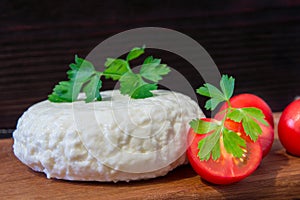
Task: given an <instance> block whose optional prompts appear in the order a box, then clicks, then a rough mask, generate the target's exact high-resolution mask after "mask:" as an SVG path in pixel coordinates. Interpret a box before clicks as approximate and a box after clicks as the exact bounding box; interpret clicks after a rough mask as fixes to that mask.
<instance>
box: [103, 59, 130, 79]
mask: <svg viewBox="0 0 300 200" xmlns="http://www.w3.org/2000/svg"><path fill="white" fill-rule="evenodd" d="M104 65H105V66H106V69H105V70H104V72H103V74H104V76H105V78H111V79H113V80H114V81H115V80H119V79H120V78H121V77H122V76H123V75H124V74H125V73H126V72H128V71H130V67H129V63H128V62H127V61H126V60H122V59H113V58H107V60H106V62H105V63H104Z"/></svg>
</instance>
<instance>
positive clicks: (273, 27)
mask: <svg viewBox="0 0 300 200" xmlns="http://www.w3.org/2000/svg"><path fill="white" fill-rule="evenodd" d="M299 12H300V3H299V1H287V0H273V1H258V0H254V1H253V0H243V1H234V0H225V1H219V3H217V2H214V1H195V0H193V1H184V2H183V1H179V0H174V1H158V0H154V1H137V0H127V1H117V0H111V1H97V0H89V1H84V2H83V1H81V0H73V1H71V0H66V1H59V2H58V1H37V0H28V1H22V0H2V1H1V2H0V47H1V48H0V63H1V64H0V92H1V95H0V129H2V130H4V131H2V132H11V131H7V130H12V129H14V128H15V126H16V123H17V119H18V118H19V117H20V115H21V114H22V113H23V112H24V111H25V110H26V109H27V108H28V107H29V106H30V105H32V104H33V103H36V102H38V101H41V100H44V99H46V98H47V95H48V94H49V93H51V91H52V88H53V86H54V85H55V84H57V82H58V81H61V80H64V79H66V74H65V72H66V70H67V69H68V65H69V63H71V62H72V61H73V58H74V55H75V54H78V55H79V56H82V57H85V56H87V54H88V53H89V52H90V51H91V50H92V49H93V48H94V47H95V46H96V45H98V44H99V43H100V42H102V41H103V40H105V39H106V38H108V37H110V36H112V35H114V34H117V33H119V32H121V31H125V30H128V29H132V28H137V27H145V26H155V27H164V28H170V29H174V30H177V31H180V32H182V33H184V34H186V35H188V36H190V37H191V38H193V39H195V40H196V41H197V42H199V43H200V44H201V45H202V46H203V47H204V48H205V49H206V50H207V51H208V52H209V54H210V55H211V56H212V58H213V59H214V61H215V62H216V64H217V66H218V67H219V70H220V72H221V73H228V74H231V75H234V76H235V77H236V78H237V88H236V94H237V93H243V92H249V93H254V94H257V95H259V96H261V97H262V98H263V99H265V100H266V101H267V102H268V103H269V104H270V106H271V107H272V109H273V111H282V110H283V108H284V107H285V106H286V105H287V104H288V103H290V102H291V101H292V100H293V99H294V97H295V96H296V95H299V94H300V92H299V88H300V81H299V75H300V67H299V66H300V59H299V58H300V54H299V53H300V15H299ZM174 42H175V41H174ZM112 48H118V47H112ZM183 48H185V47H183ZM156 54H158V56H159V57H161V58H162V59H163V61H164V62H166V63H168V64H169V65H170V66H172V67H174V68H175V69H176V70H178V71H179V72H181V73H182V74H183V75H184V76H186V77H187V78H188V80H189V81H190V83H191V85H192V87H194V88H197V87H199V86H200V85H201V84H202V83H203V82H202V79H201V76H200V75H199V74H198V75H197V73H195V71H193V67H192V66H191V65H189V63H187V62H186V61H185V60H184V59H183V58H180V57H179V56H176V55H172V54H170V53H168V52H160V51H158V52H156ZM113 85H114V84H113V83H112V82H109V81H106V84H105V85H104V87H103V89H112V87H113ZM204 100H205V99H204V98H200V97H199V104H200V106H203V104H204ZM0 132H1V131H0ZM1 135H3V134H0V137H1Z"/></svg>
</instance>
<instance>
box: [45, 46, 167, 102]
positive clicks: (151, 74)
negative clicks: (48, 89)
mask: <svg viewBox="0 0 300 200" xmlns="http://www.w3.org/2000/svg"><path fill="white" fill-rule="evenodd" d="M144 52H145V46H143V47H141V48H140V47H135V48H133V49H132V50H131V51H130V52H129V53H128V54H127V56H126V59H120V58H107V60H106V62H105V63H104V66H105V70H104V71H103V72H98V71H96V70H95V67H94V65H93V64H92V63H91V62H89V61H87V60H85V59H83V58H79V57H78V56H77V55H76V56H75V62H74V63H71V64H70V65H69V67H70V70H68V71H67V75H68V79H69V80H68V81H61V82H59V83H58V84H57V85H56V86H55V87H54V89H53V92H52V94H50V95H49V96H48V100H49V101H51V102H57V103H58V102H74V101H76V100H77V99H78V95H79V93H80V92H84V93H85V95H86V99H85V101H86V102H87V103H88V102H92V101H94V100H97V101H100V100H101V99H102V98H101V94H100V89H101V87H102V81H101V77H102V76H104V77H105V78H107V79H112V80H115V81H116V80H118V81H120V92H121V94H123V95H129V96H130V97H131V98H134V99H140V98H147V97H152V96H153V93H152V92H151V91H152V90H156V89H157V88H158V86H157V84H158V82H159V81H160V80H161V79H162V76H164V75H167V74H168V73H169V72H170V68H169V67H168V66H167V65H166V64H161V59H156V58H153V57H152V56H149V57H147V58H146V59H145V60H144V62H143V64H142V66H141V69H140V71H139V73H134V72H133V71H132V69H131V67H130V61H132V60H134V59H136V58H138V57H140V56H141V55H142V54H144Z"/></svg>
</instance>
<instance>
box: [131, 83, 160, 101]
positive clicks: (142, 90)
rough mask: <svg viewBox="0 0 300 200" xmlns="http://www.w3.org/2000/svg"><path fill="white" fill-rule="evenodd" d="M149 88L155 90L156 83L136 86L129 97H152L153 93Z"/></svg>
mask: <svg viewBox="0 0 300 200" xmlns="http://www.w3.org/2000/svg"><path fill="white" fill-rule="evenodd" d="M151 90H157V85H156V84H148V83H147V84H144V85H142V86H140V87H138V88H136V90H135V91H134V92H133V93H132V94H131V98H133V99H143V98H148V97H152V96H153V94H152V92H151Z"/></svg>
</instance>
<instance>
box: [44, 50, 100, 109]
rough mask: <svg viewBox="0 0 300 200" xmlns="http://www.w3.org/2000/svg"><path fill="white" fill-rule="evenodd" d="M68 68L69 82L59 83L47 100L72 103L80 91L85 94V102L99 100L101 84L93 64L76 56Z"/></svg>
mask: <svg viewBox="0 0 300 200" xmlns="http://www.w3.org/2000/svg"><path fill="white" fill-rule="evenodd" d="M69 66H70V70H68V71H67V75H68V78H69V80H68V81H61V82H59V83H58V85H56V86H55V87H54V89H53V92H52V94H50V95H49V96H48V100H49V101H51V102H56V103H61V102H73V101H76V100H77V98H78V95H79V93H80V92H81V91H82V90H83V91H84V92H85V93H86V96H87V98H86V102H91V101H93V100H95V99H97V100H99V99H101V96H100V92H99V90H100V88H101V86H102V84H101V81H100V76H99V73H97V72H96V71H95V68H94V66H93V64H92V63H91V62H89V61H87V60H85V59H83V58H79V57H78V56H77V55H76V56H75V63H71V64H70V65H69ZM84 85H85V86H84Z"/></svg>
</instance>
